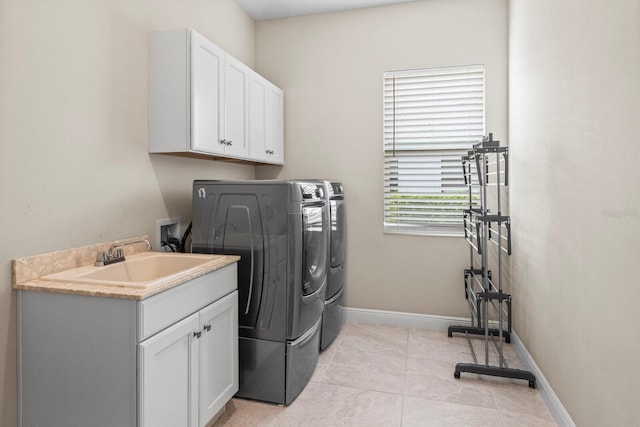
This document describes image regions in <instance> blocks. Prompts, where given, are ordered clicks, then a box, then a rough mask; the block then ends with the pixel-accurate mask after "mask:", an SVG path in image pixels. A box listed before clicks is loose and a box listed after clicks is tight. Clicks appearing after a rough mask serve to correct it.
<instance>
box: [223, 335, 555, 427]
mask: <svg viewBox="0 0 640 427" xmlns="http://www.w3.org/2000/svg"><path fill="white" fill-rule="evenodd" d="M473 345H474V349H475V350H476V354H477V355H478V356H481V357H482V360H484V340H482V339H478V338H475V339H473ZM504 347H505V353H504V354H505V358H506V360H507V363H508V365H509V366H510V367H514V368H519V367H521V366H520V363H519V361H518V359H517V357H516V355H515V352H514V351H513V349H512V348H511V346H510V345H505V346H504ZM491 354H492V356H494V357H495V356H496V354H497V353H496V352H495V350H492V351H491ZM458 362H473V357H472V355H471V351H470V349H469V345H468V343H467V340H466V338H464V337H463V336H462V335H454V338H448V337H447V332H446V331H430V330H424V329H411V328H403V327H393V326H379V325H371V324H364V323H347V324H345V325H344V327H343V329H342V331H341V333H340V336H339V337H338V338H337V339H336V340H335V341H334V342H333V344H331V346H330V347H329V348H328V349H326V350H325V351H324V352H322V353H321V355H320V360H319V362H318V366H317V367H316V370H315V373H314V375H313V377H312V378H311V381H310V382H309V384H307V386H306V387H305V389H304V390H303V391H302V393H301V394H300V395H299V396H298V398H297V399H296V400H295V401H294V402H293V403H292V404H291V405H289V406H288V407H282V406H277V405H272V404H267V403H261V402H253V401H249V400H243V399H233V400H232V401H231V402H230V403H229V404H228V405H227V409H226V411H225V413H224V414H223V415H222V417H221V418H220V419H219V420H218V421H217V422H216V423H215V424H214V425H215V426H216V427H221V426H243V427H244V426H278V427H279V426H305V427H306V426H385V427H387V426H402V427H409V426H465V427H466V426H518V427H520V426H536V427H538V426H555V425H556V423H555V422H554V421H553V417H552V416H551V414H550V413H549V410H548V409H547V407H546V406H545V404H544V402H543V401H542V398H541V397H540V393H539V392H538V391H537V390H534V389H530V388H529V387H528V384H527V382H526V381H521V380H508V379H505V378H497V377H487V376H479V375H474V374H465V373H462V376H461V378H460V379H455V378H454V377H453V371H454V367H455V364H456V363H458ZM496 363H497V362H496Z"/></svg>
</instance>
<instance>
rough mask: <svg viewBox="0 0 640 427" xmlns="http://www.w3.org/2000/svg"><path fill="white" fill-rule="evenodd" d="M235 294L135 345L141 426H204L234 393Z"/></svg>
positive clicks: (236, 346) (236, 382) (235, 384)
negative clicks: (138, 364) (137, 361)
mask: <svg viewBox="0 0 640 427" xmlns="http://www.w3.org/2000/svg"><path fill="white" fill-rule="evenodd" d="M237 318H238V293H237V291H235V292H233V293H232V294H230V295H227V296H226V297H224V298H222V299H221V300H219V301H217V302H215V303H213V304H211V305H209V306H207V307H206V308H204V309H202V310H200V311H199V312H198V313H194V314H192V315H191V316H189V317H187V318H186V319H184V320H182V321H180V322H178V323H177V324H175V325H173V326H171V327H169V328H167V329H165V330H164V331H162V332H159V333H158V334H156V335H154V336H153V337H151V338H149V339H147V340H145V341H143V342H142V343H140V344H138V347H139V348H138V357H139V363H140V366H139V368H138V369H139V372H140V375H139V377H138V380H139V382H140V384H139V392H140V402H141V408H140V409H141V410H140V425H141V426H149V427H151V426H159V425H175V426H189V427H197V426H204V425H206V424H207V422H209V420H211V418H213V417H214V416H215V415H216V414H217V413H218V411H220V409H222V408H223V407H224V405H225V404H226V403H227V401H228V400H229V399H231V397H232V396H233V395H234V394H235V393H236V391H238V344H237V343H238V328H237V321H236V319H237Z"/></svg>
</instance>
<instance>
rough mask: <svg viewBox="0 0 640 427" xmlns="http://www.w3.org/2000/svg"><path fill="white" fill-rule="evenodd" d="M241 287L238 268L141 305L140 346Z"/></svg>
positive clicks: (232, 266)
mask: <svg viewBox="0 0 640 427" xmlns="http://www.w3.org/2000/svg"><path fill="white" fill-rule="evenodd" d="M237 287H238V280H237V264H236V263H233V264H230V265H228V266H226V267H223V268H221V269H219V270H215V271H212V272H211V273H208V274H205V275H204V276H200V277H197V278H195V279H192V280H189V281H188V282H185V283H184V284H182V285H178V286H176V287H174V288H171V289H169V290H167V291H164V292H162V293H159V294H157V295H154V296H152V297H150V298H147V299H144V300H142V301H140V302H138V342H140V341H142V340H144V339H146V338H148V337H150V336H151V335H153V334H155V333H157V332H159V331H161V330H162V329H164V328H166V327H167V326H170V325H172V324H174V323H176V322H177V321H179V320H181V319H184V318H185V317H187V316H189V315H190V314H192V313H194V312H196V311H198V310H200V309H201V308H203V307H205V306H206V305H208V304H211V303H212V302H214V301H216V300H218V299H220V298H222V297H223V296H225V295H227V294H228V293H230V292H233V291H234V290H235V289H237Z"/></svg>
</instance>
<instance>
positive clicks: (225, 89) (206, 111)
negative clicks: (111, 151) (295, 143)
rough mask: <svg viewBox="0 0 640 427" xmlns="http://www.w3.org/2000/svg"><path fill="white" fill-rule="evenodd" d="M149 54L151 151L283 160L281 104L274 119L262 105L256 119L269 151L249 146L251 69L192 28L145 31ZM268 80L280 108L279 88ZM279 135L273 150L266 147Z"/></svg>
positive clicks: (273, 160)
mask: <svg viewBox="0 0 640 427" xmlns="http://www.w3.org/2000/svg"><path fill="white" fill-rule="evenodd" d="M148 55H149V57H148V62H149V64H148V65H149V79H148V85H149V87H148V90H149V118H148V120H149V152H150V153H172V154H178V155H185V154H191V155H199V156H212V157H213V158H218V159H222V160H224V159H225V158H230V159H239V160H245V161H248V162H261V163H277V164H282V161H283V160H282V159H283V157H282V154H281V153H282V141H281V140H282V136H281V135H282V107H280V116H279V119H278V118H277V117H276V116H277V114H276V115H273V113H268V110H269V109H270V108H271V107H267V106H266V105H265V107H264V108H265V110H264V113H265V114H268V115H267V116H264V117H262V118H261V120H264V123H262V125H261V127H260V128H261V129H262V131H261V132H260V138H262V139H264V143H263V144H264V146H265V147H268V148H266V149H268V150H270V151H273V153H274V154H272V155H271V156H259V157H257V156H255V155H254V153H253V152H252V150H250V143H251V142H250V133H251V132H252V130H253V129H254V128H253V127H252V126H253V125H252V123H251V120H252V117H253V115H252V114H251V113H250V102H251V101H250V93H251V83H250V82H251V81H252V79H253V77H254V76H257V74H256V73H255V72H254V71H253V70H251V69H250V68H249V67H247V66H246V65H245V64H243V63H242V62H240V61H238V60H237V59H235V58H233V57H232V56H231V55H229V54H227V53H226V52H224V51H223V50H222V49H220V48H219V47H218V46H216V45H215V44H214V43H212V42H211V41H209V40H207V39H206V38H205V37H203V36H202V35H201V34H199V33H197V32H196V31H194V30H191V29H184V30H175V31H161V32H153V33H150V34H149V53H148ZM265 82H267V81H266V80H265ZM267 83H268V84H269V85H270V86H271V89H270V91H271V92H272V91H273V90H274V89H275V91H276V92H277V91H279V93H280V100H279V101H275V102H276V103H277V102H280V106H282V91H281V90H280V89H278V88H276V87H275V86H273V85H272V84H271V83H269V82H267ZM269 96H271V95H269ZM266 100H267V97H265V101H266ZM266 102H269V101H266ZM272 103H273V102H272ZM268 105H270V104H268ZM271 120H276V122H274V123H271ZM278 120H279V122H277V121H278ZM278 129H279V130H278ZM278 132H279V133H278ZM254 134H255V132H254ZM256 135H257V134H256ZM277 135H280V136H279V137H278V136H277ZM278 138H279V141H280V142H279V144H280V146H279V148H278V149H276V148H275V147H271V146H269V144H271V145H273V144H274V143H273V140H274V139H275V140H278ZM267 141H269V142H267ZM251 145H252V143H251ZM275 145H276V146H277V145H278V142H277V141H276V144H275ZM264 149H265V148H264V147H263V151H264ZM255 152H256V153H257V151H255ZM276 152H279V153H280V154H279V155H276V154H275V153H276Z"/></svg>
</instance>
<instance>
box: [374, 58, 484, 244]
mask: <svg viewBox="0 0 640 427" xmlns="http://www.w3.org/2000/svg"><path fill="white" fill-rule="evenodd" d="M483 135H484V65H470V66H460V67H447V68H428V69H420V70H403V71H391V72H387V73H385V74H384V231H385V232H390V233H405V234H435V235H463V228H462V211H463V209H465V208H468V206H469V201H468V200H469V199H468V197H469V195H468V190H467V188H466V187H465V186H464V178H463V176H462V163H461V156H463V155H466V154H467V151H468V150H470V149H471V147H472V146H473V144H476V143H478V142H479V141H481V139H482V136H483Z"/></svg>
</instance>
